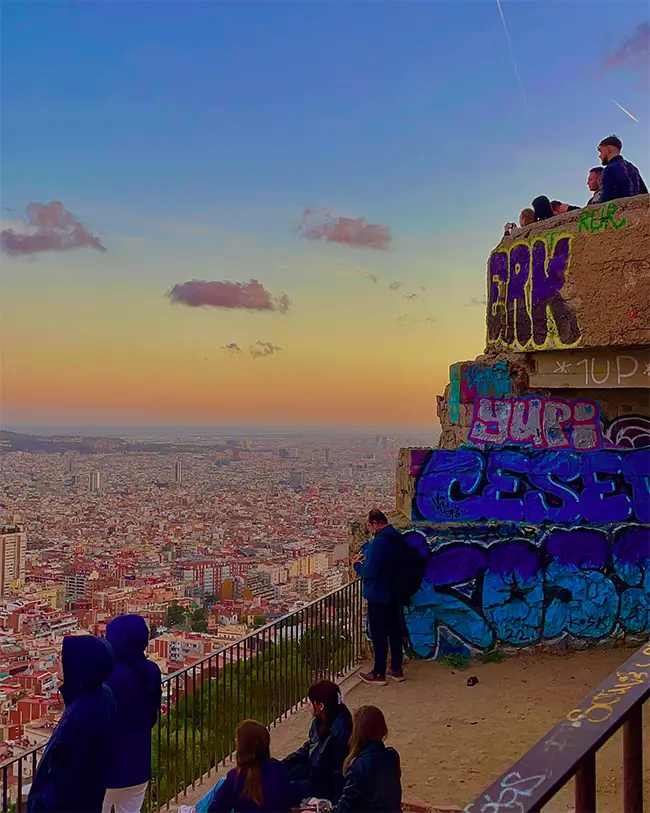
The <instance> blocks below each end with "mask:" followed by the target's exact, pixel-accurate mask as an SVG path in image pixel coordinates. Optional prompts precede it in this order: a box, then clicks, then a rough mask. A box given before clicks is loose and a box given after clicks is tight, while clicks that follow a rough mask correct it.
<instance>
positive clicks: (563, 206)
mask: <svg viewBox="0 0 650 813" xmlns="http://www.w3.org/2000/svg"><path fill="white" fill-rule="evenodd" d="M579 208H580V207H579V206H571V204H570V203H562V201H561V200H552V201H551V209H552V210H553V214H554V215H563V214H565V213H566V212H575V211H576V210H578V209H579Z"/></svg>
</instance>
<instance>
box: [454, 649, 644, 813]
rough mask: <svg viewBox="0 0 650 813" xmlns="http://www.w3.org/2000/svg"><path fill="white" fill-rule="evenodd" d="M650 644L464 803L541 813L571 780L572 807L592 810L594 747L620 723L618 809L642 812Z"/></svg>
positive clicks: (477, 812) (479, 811) (482, 811)
mask: <svg viewBox="0 0 650 813" xmlns="http://www.w3.org/2000/svg"><path fill="white" fill-rule="evenodd" d="M648 697H650V644H647V645H646V646H644V647H642V648H641V649H639V650H638V651H637V652H636V653H635V654H634V655H632V657H631V658H629V659H628V660H627V661H626V662H625V663H624V664H623V665H622V666H621V667H620V669H618V670H617V671H616V672H614V673H613V674H612V675H610V676H609V677H608V678H607V679H606V680H604V681H603V682H602V683H601V684H600V686H599V687H598V688H597V689H595V690H594V691H593V692H591V693H590V694H589V695H587V697H586V698H585V699H584V700H583V701H582V702H581V703H580V704H579V705H578V706H577V707H576V708H574V709H571V711H569V712H568V714H566V715H565V716H564V717H563V718H562V720H560V722H559V723H558V724H557V725H556V726H555V728H553V729H552V730H551V731H549V732H548V733H547V734H546V735H545V736H544V737H542V739H541V740H540V741H539V742H538V743H537V744H536V745H534V746H533V747H532V748H531V749H530V751H528V753H526V754H525V755H524V756H523V757H522V758H521V759H520V760H519V761H518V762H516V763H515V764H514V765H512V766H511V767H510V768H508V770H507V771H506V772H505V773H504V774H503V775H502V776H500V777H499V778H498V779H497V780H496V781H495V782H493V783H492V784H491V785H490V787H489V788H487V790H485V791H483V793H482V794H481V795H480V796H479V797H478V798H477V799H475V800H474V801H473V802H471V803H470V804H469V805H467V807H466V808H465V813H497V811H501V810H504V811H505V810H516V811H517V813H539V812H540V811H541V810H542V808H543V807H544V805H546V804H548V803H549V802H550V801H551V800H552V799H553V798H554V797H555V796H556V795H557V794H558V793H559V791H560V790H562V788H563V787H564V786H565V785H566V784H567V783H568V782H569V781H570V780H571V779H574V783H575V808H574V809H575V813H595V811H596V809H597V808H596V753H597V752H598V751H599V750H600V749H601V748H602V747H603V745H605V743H606V742H607V741H608V740H609V739H611V737H612V736H613V735H614V734H615V733H616V732H617V731H618V730H619V729H620V728H621V726H622V727H623V798H622V800H621V807H620V810H621V811H622V813H643V704H644V703H645V702H646V700H647V699H648Z"/></svg>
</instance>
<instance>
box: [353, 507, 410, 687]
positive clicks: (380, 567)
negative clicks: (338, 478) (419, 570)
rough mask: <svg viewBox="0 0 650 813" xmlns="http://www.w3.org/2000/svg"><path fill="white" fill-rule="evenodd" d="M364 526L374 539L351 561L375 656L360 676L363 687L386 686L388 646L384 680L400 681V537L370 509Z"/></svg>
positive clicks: (402, 678) (375, 511)
mask: <svg viewBox="0 0 650 813" xmlns="http://www.w3.org/2000/svg"><path fill="white" fill-rule="evenodd" d="M366 526H367V528H368V530H369V531H370V532H371V533H374V535H375V536H374V538H373V540H372V541H371V543H370V545H369V547H368V548H367V550H366V554H365V555H364V554H359V556H357V557H356V558H355V559H354V560H353V561H354V569H355V570H356V572H357V573H358V574H359V576H361V579H362V580H363V597H364V598H365V599H366V601H367V602H368V624H369V626H370V638H371V640H372V647H373V649H374V652H375V663H374V666H373V669H372V671H371V672H367V673H362V674H361V675H360V678H361V680H363V682H364V683H377V684H379V685H381V686H385V685H386V661H387V658H388V647H389V645H390V670H389V671H388V676H389V677H391V678H392V679H393V680H396V681H400V682H401V681H403V680H404V671H403V668H402V667H403V650H402V644H403V627H402V606H403V596H402V595H401V592H402V585H401V578H400V576H401V562H402V556H401V552H402V550H403V545H404V543H403V540H402V535H401V533H400V532H399V531H397V530H396V529H395V528H393V526H392V525H389V524H388V519H387V518H386V515H385V514H384V513H383V512H382V511H378V510H377V509H373V510H372V511H371V512H370V513H369V514H368V519H367V520H366Z"/></svg>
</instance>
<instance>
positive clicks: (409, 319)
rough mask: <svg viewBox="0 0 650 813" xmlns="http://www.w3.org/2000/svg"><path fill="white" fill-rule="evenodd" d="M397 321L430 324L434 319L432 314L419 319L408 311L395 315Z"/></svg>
mask: <svg viewBox="0 0 650 813" xmlns="http://www.w3.org/2000/svg"><path fill="white" fill-rule="evenodd" d="M397 321H398V322H419V323H421V324H422V323H425V322H429V323H430V324H433V323H434V322H435V321H436V320H435V319H434V318H433V316H427V317H426V318H425V319H420V317H418V316H413V315H412V314H410V313H403V314H402V315H401V316H398V317H397Z"/></svg>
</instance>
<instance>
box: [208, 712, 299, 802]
mask: <svg viewBox="0 0 650 813" xmlns="http://www.w3.org/2000/svg"><path fill="white" fill-rule="evenodd" d="M235 758H236V761H237V767H236V768H233V769H232V770H231V771H228V775H227V776H226V780H225V782H223V783H221V784H220V785H219V786H218V787H217V789H216V790H215V792H214V795H213V797H212V801H211V803H210V807H209V808H208V813H231V811H233V813H258V811H259V813H290V810H291V804H290V801H289V796H290V786H289V776H288V774H287V769H286V768H285V767H284V765H283V764H282V763H281V762H278V760H277V759H272V758H271V736H270V734H269V731H268V729H267V728H265V727H264V726H263V725H262V724H261V723H258V722H257V720H244V722H243V723H241V724H240V726H239V727H238V728H237V751H236V753H235Z"/></svg>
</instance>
